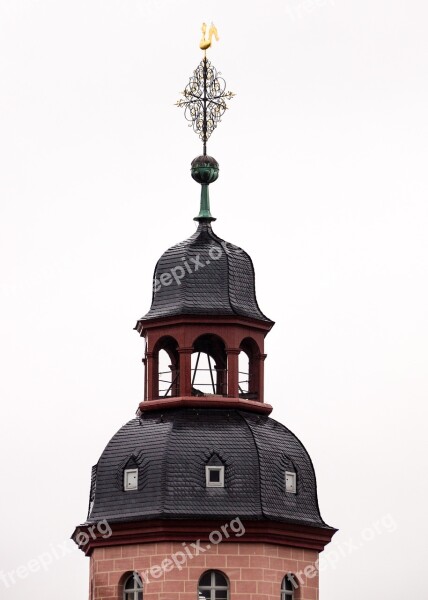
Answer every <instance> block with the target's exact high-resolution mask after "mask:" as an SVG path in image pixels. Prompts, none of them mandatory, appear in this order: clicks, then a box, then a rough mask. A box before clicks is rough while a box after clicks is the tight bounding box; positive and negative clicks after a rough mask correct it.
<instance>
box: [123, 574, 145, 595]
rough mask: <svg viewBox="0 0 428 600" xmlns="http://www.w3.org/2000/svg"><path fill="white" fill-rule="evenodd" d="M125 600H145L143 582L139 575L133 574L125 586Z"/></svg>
mask: <svg viewBox="0 0 428 600" xmlns="http://www.w3.org/2000/svg"><path fill="white" fill-rule="evenodd" d="M123 600H143V582H142V581H141V577H140V576H139V575H138V573H135V572H134V573H131V575H130V576H129V577H128V578H127V579H126V580H125V583H124V585H123Z"/></svg>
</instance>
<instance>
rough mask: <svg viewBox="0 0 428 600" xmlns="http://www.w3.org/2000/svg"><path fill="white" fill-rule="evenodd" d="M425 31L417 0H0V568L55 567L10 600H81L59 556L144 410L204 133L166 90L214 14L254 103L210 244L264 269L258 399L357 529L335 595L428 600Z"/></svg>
mask: <svg viewBox="0 0 428 600" xmlns="http://www.w3.org/2000/svg"><path fill="white" fill-rule="evenodd" d="M427 19H428V8H427V5H426V2H424V1H422V0H419V1H416V0H406V1H404V0H401V1H399V0H377V1H373V0H358V1H356V0H354V1H353V2H351V1H350V0H334V1H333V0H282V1H279V0H264V1H263V2H262V1H257V2H254V1H252V2H249V1H248V0H247V1H245V2H244V1H243V0H236V1H233V2H232V1H231V2H226V1H225V0H216V2H207V1H206V0H198V1H187V2H173V1H172V0H84V1H83V0H73V1H68V2H66V1H65V0H49V1H48V0H0V161H1V163H0V164H1V166H0V203H1V207H0V210H1V213H0V244H1V246H0V260H1V278H0V292H1V313H0V319H1V320H0V327H1V337H0V339H1V365H2V368H1V378H0V390H1V401H2V413H1V415H2V418H1V419H0V443H1V445H2V449H1V454H0V456H1V472H2V493H1V495H0V511H1V512H0V514H1V536H0V538H1V540H0V544H1V556H0V559H1V560H0V570H3V571H5V572H14V573H16V569H18V567H20V566H28V564H29V562H30V561H31V560H33V559H37V557H40V556H44V557H45V559H44V560H45V562H46V561H48V562H49V560H50V561H51V564H49V565H47V566H46V567H45V570H39V571H37V572H34V573H30V574H29V575H28V577H26V578H25V579H21V578H20V577H17V576H16V575H15V579H16V583H15V584H10V580H6V581H8V582H9V587H6V584H5V583H4V582H3V581H1V580H0V597H1V598H7V600H24V599H26V598H30V597H31V598H44V599H45V600H53V599H56V598H58V597H61V599H62V600H76V599H80V598H86V596H87V589H88V578H89V574H88V573H89V571H88V568H89V560H88V559H87V558H85V557H84V555H83V553H82V552H80V551H78V550H77V548H76V549H72V550H71V551H70V548H71V545H68V544H65V542H66V540H67V539H68V538H69V536H70V534H71V533H72V531H73V529H74V526H75V525H77V524H79V523H81V522H83V521H84V520H85V518H86V512H87V505H88V494H89V484H90V470H91V466H92V465H93V464H95V463H96V462H97V460H98V458H99V456H100V454H101V452H102V451H103V449H104V447H105V445H106V444H107V442H108V441H109V439H110V438H111V437H112V435H113V434H114V433H115V432H116V431H117V430H118V429H119V428H120V427H121V426H122V424H124V423H125V422H126V421H128V420H129V419H131V418H132V417H133V416H134V412H135V410H136V408H137V406H138V403H139V401H140V400H141V399H142V394H143V366H142V363H141V357H142V355H143V351H144V348H143V340H142V339H141V338H139V336H138V334H137V333H136V332H135V331H133V327H134V325H135V322H136V320H137V319H138V318H139V317H141V316H142V315H143V314H144V313H145V312H146V311H147V310H148V308H149V305H150V299H151V279H152V273H153V268H154V265H155V263H156V261H157V259H158V258H159V256H160V255H161V253H162V252H163V251H164V250H165V249H166V248H167V247H169V246H171V245H172V244H174V243H176V242H178V241H181V240H183V239H185V238H187V237H189V236H190V235H191V234H192V233H193V231H194V227H195V224H194V222H193V221H192V218H193V217H194V216H195V214H196V212H197V210H198V202H199V186H198V185H197V184H196V183H195V182H193V181H192V179H191V177H190V172H189V167H190V162H191V160H192V159H193V158H194V157H195V156H197V155H198V154H200V152H201V144H200V142H199V140H198V138H197V136H196V135H195V134H194V133H193V132H192V130H191V129H189V128H187V126H186V125H187V124H186V122H185V120H184V118H183V115H182V113H181V111H180V110H179V109H177V108H175V107H174V102H175V101H176V100H177V99H178V97H179V92H180V91H181V90H182V89H184V86H185V84H186V82H187V81H188V77H189V76H190V75H191V73H192V71H193V69H194V68H195V67H196V66H197V64H198V62H199V60H200V59H201V52H200V51H199V49H198V43H199V39H200V25H201V22H202V21H203V20H206V21H207V22H210V21H211V20H213V21H214V22H215V23H216V25H217V27H218V31H219V35H220V42H219V43H218V44H217V45H215V46H214V47H213V49H212V51H210V58H211V60H212V61H213V63H214V64H215V66H216V67H217V68H218V69H219V70H220V71H221V72H222V73H223V74H224V76H225V78H226V81H227V84H228V88H229V89H230V90H232V91H234V92H235V93H236V94H237V96H236V98H234V99H233V100H232V101H231V103H230V111H228V112H227V114H226V115H225V117H224V119H223V122H222V123H221V125H220V126H219V128H218V129H217V130H216V131H215V132H214V134H213V136H212V138H211V140H210V143H209V145H208V151H209V153H210V154H212V155H213V156H215V158H216V159H217V160H218V161H219V163H220V169H221V170H220V178H219V180H218V182H216V183H215V184H214V185H212V186H211V204H212V212H213V214H214V215H215V216H216V217H217V221H216V223H215V226H214V230H215V232H216V233H217V234H218V235H220V236H221V237H223V238H224V239H226V240H228V241H230V242H233V243H235V244H237V245H239V246H242V247H243V248H244V249H245V250H246V251H248V252H249V254H250V255H251V256H252V258H253V261H254V264H255V269H256V282H257V293H258V300H259V304H260V307H261V309H262V310H263V312H264V313H265V314H266V315H267V316H268V317H270V318H271V319H273V320H274V321H275V322H276V325H275V327H274V329H273V330H272V332H271V333H270V334H269V336H268V337H267V340H266V349H267V353H268V358H267V360H266V395H265V396H266V401H267V402H269V403H271V404H272V405H273V406H274V411H273V414H272V416H273V417H274V418H275V419H278V420H279V421H281V422H282V423H284V424H285V425H286V426H287V427H289V428H290V429H291V430H292V431H293V432H294V433H296V434H297V436H298V437H299V438H300V439H301V440H302V441H303V443H304V444H305V445H306V447H307V449H308V451H309V452H310V454H311V457H312V459H313V462H314V465H315V469H316V473H317V477H318V492H319V501H320V507H321V512H322V515H323V517H324V519H325V520H326V521H327V523H329V524H331V525H333V526H335V527H337V528H339V529H340V531H339V533H338V534H336V536H335V537H334V543H332V544H331V546H329V547H328V549H327V551H326V552H327V558H328V563H327V566H326V568H325V569H324V570H323V573H322V575H321V594H320V599H321V600H344V599H346V600H357V599H358V600H359V599H360V598H361V597H364V598H366V599H368V600H379V599H380V598H382V599H383V598H385V599H386V598H388V600H399V599H401V598H402V597H403V595H405V596H406V597H409V598H410V597H412V598H422V597H425V596H426V561H427V559H428V554H427V551H426V544H425V537H426V535H427V533H428V532H427V530H426V507H427V491H428V490H427V476H426V471H427V468H426V460H427V454H428V453H427V442H426V438H427V435H426V421H427V416H428V411H427V400H428V398H427V396H428V394H427V392H428V382H427V362H428V344H427V340H428V316H427V315H428V312H427V306H428V284H427V281H428V279H427V274H428V241H427V240H428V236H427V228H428V207H427V198H428V194H427V192H428V189H427V188H428V185H427V174H426V173H427V159H428V149H427V138H428V117H427V106H428V83H427V72H428V69H427V60H428V36H427ZM64 544H65V545H64ZM328 553H330V554H328ZM46 556H50V559H47V558H46ZM21 572H22V571H21Z"/></svg>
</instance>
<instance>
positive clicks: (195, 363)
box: [191, 334, 227, 396]
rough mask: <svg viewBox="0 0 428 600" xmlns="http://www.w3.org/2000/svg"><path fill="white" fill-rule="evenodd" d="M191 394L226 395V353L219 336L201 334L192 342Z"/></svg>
mask: <svg viewBox="0 0 428 600" xmlns="http://www.w3.org/2000/svg"><path fill="white" fill-rule="evenodd" d="M191 369H192V380H191V383H192V396H210V395H219V396H227V355H226V347H225V345H224V342H223V340H222V339H221V338H219V337H218V336H217V335H213V334H205V335H201V336H200V337H199V338H198V339H197V340H195V342H194V343H193V354H192V367H191Z"/></svg>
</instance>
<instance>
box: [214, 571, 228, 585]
mask: <svg viewBox="0 0 428 600" xmlns="http://www.w3.org/2000/svg"><path fill="white" fill-rule="evenodd" d="M215 584H216V586H217V585H220V586H224V587H227V580H226V577H225V576H224V575H223V574H222V573H218V572H217V573H216V574H215Z"/></svg>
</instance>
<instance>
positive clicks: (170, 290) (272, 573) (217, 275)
mask: <svg viewBox="0 0 428 600" xmlns="http://www.w3.org/2000/svg"><path fill="white" fill-rule="evenodd" d="M205 33H206V32H205V26H204V27H203V39H202V41H201V48H202V50H204V52H205V54H204V57H203V59H202V61H201V63H200V64H199V66H198V67H197V69H196V70H195V71H194V73H193V76H192V77H191V78H190V81H189V83H188V85H187V87H186V89H185V91H184V93H183V94H184V99H182V100H180V101H179V102H178V103H177V104H178V105H179V106H181V107H183V108H184V109H185V115H186V117H187V118H188V120H189V121H190V122H191V124H192V125H193V128H194V130H195V131H196V132H197V133H198V135H199V136H200V137H201V139H202V142H203V154H202V155H201V156H198V157H197V158H195V159H194V160H193V162H192V164H191V175H192V177H193V179H194V180H195V181H196V182H197V183H199V184H200V186H201V200H200V211H199V214H198V215H197V216H196V217H195V221H196V222H197V229H196V231H195V233H193V235H191V237H189V238H188V239H186V240H185V241H183V242H181V243H179V244H176V245H175V246H172V247H171V248H169V249H168V250H167V251H166V252H165V253H164V254H163V255H162V256H161V257H160V259H159V261H158V263H157V264H156V267H155V272H154V281H153V295H152V303H151V307H150V310H149V311H148V312H147V314H146V315H145V316H143V317H142V318H141V319H139V320H138V322H137V324H136V326H135V329H136V330H137V332H138V333H139V334H140V336H141V337H143V338H144V340H145V355H144V364H145V379H144V400H143V401H142V402H141V403H140V405H139V407H138V411H137V415H136V417H135V418H133V419H131V420H130V421H129V422H128V423H127V424H126V425H124V426H123V427H122V428H121V429H120V430H119V431H118V433H116V435H114V436H113V438H112V439H111V440H110V442H109V443H108V444H107V446H106V448H105V450H104V452H103V453H102V455H101V457H100V459H99V461H98V463H97V464H96V465H95V466H94V467H93V469H92V478H91V490H90V503H89V512H88V516H87V519H86V521H85V523H83V524H82V525H79V526H78V527H76V529H75V531H74V533H73V539H74V540H75V542H76V543H77V544H78V545H79V547H80V548H81V549H82V550H83V551H84V552H85V553H86V555H87V556H89V557H90V596H89V597H90V600H143V599H144V600H317V599H318V555H319V553H320V552H321V551H322V550H323V548H324V546H325V545H326V544H328V543H329V541H330V540H331V538H332V536H333V534H334V533H335V531H336V530H335V529H334V528H332V527H330V526H328V525H326V523H324V521H323V520H322V518H321V515H320V511H319V507H318V499H317V489H316V479H315V472H314V468H313V465H312V462H311V459H310V457H309V454H308V453H307V451H306V449H305V448H304V446H303V444H302V443H301V442H300V441H299V439H298V438H297V437H296V436H295V435H294V434H293V433H292V432H291V431H290V430H289V429H287V427H285V426H284V425H282V424H281V423H278V422H277V421H275V420H273V419H271V418H270V417H269V414H270V413H271V411H272V407H271V405H270V404H268V403H266V402H265V397H264V361H265V358H266V354H265V348H264V343H265V337H266V335H267V333H268V332H269V331H270V329H271V328H272V326H273V324H274V323H273V321H271V320H270V319H269V318H268V317H266V316H265V315H264V314H263V312H262V311H261V309H260V307H259V305H258V303H257V299H256V294H255V274H254V268H253V263H252V261H251V258H250V256H249V255H248V254H247V253H246V252H245V251H243V250H242V249H241V248H239V247H238V246H235V245H234V244H231V243H229V242H226V241H224V240H223V239H221V238H220V237H219V236H218V235H217V234H216V233H215V232H214V230H213V226H212V223H213V221H215V219H214V217H213V216H212V215H211V209H210V201H209V185H210V184H211V183H214V182H215V181H216V179H217V178H218V175H219V165H218V163H217V161H216V160H215V159H214V158H212V157H211V156H209V155H207V151H206V145H207V140H208V138H209V136H210V134H211V133H212V131H213V130H214V129H215V127H216V125H217V123H218V122H219V121H220V119H221V117H222V115H223V114H224V112H225V109H226V100H229V99H230V98H231V97H232V94H231V93H230V92H227V91H226V88H225V83H224V80H223V79H222V78H221V77H220V76H219V74H218V73H217V71H216V69H215V68H214V66H213V65H212V64H211V63H210V61H209V60H208V59H207V57H206V49H207V48H208V47H209V45H210V42H211V38H212V36H215V37H217V31H216V30H215V28H214V27H212V28H211V30H210V32H209V37H208V39H206V38H205Z"/></svg>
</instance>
